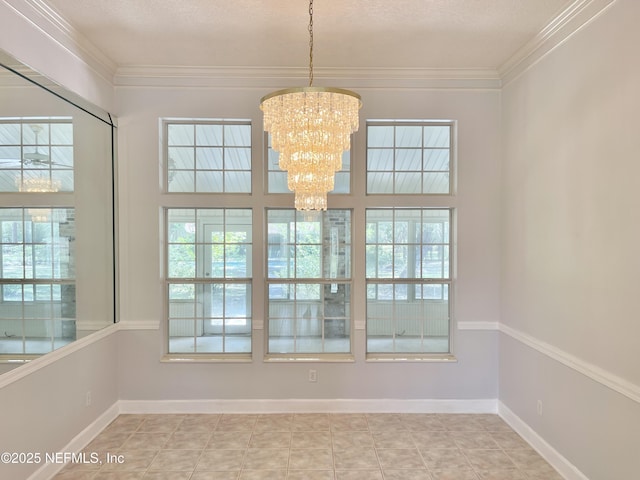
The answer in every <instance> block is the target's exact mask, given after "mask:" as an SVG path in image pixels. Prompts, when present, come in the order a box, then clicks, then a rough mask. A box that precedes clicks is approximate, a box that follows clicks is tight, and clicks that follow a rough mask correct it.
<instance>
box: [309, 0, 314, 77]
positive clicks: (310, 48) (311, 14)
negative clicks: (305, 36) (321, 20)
mask: <svg viewBox="0 0 640 480" xmlns="http://www.w3.org/2000/svg"><path fill="white" fill-rule="evenodd" d="M312 85H313V0H310V1H309V86H312Z"/></svg>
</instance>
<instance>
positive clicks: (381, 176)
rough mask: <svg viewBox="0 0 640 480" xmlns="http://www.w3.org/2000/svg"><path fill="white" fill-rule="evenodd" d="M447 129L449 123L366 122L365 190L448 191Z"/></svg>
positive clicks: (449, 140) (402, 192) (398, 192)
mask: <svg viewBox="0 0 640 480" xmlns="http://www.w3.org/2000/svg"><path fill="white" fill-rule="evenodd" d="M451 132H452V124H451V122H416V121H402V122H401V121H395V122H382V121H375V122H374V121H370V122H368V123H367V193H368V194H394V195H405V194H449V193H451V182H450V174H451V163H452V162H451V151H452V139H453V136H452V134H451Z"/></svg>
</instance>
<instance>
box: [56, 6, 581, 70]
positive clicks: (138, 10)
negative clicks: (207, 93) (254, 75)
mask: <svg viewBox="0 0 640 480" xmlns="http://www.w3.org/2000/svg"><path fill="white" fill-rule="evenodd" d="M44 2H45V3H46V4H48V5H50V6H51V7H52V8H53V9H54V10H56V11H57V12H58V13H59V14H60V15H61V16H62V17H63V18H64V19H65V20H66V21H67V22H69V23H70V24H71V25H72V26H73V27H74V29H75V30H76V31H77V32H79V33H80V34H81V35H82V36H84V37H86V39H88V40H89V42H91V43H92V44H93V45H94V46H96V47H97V48H98V49H99V50H100V51H101V52H102V53H104V54H105V55H106V56H107V57H109V58H110V59H111V60H112V61H113V62H114V63H115V64H117V65H118V66H134V65H135V66H142V65H153V66H160V65H162V66H197V67H205V66H220V67H222V66H235V67H304V66H306V65H308V54H309V35H308V31H307V24H308V21H309V16H308V2H307V1H306V0H262V1H260V0H108V1H107V0H44ZM572 3H573V0H316V1H315V2H314V17H313V18H314V65H315V66H318V67H323V68H333V67H337V68H443V69H459V68H469V69H477V68H489V69H497V68H499V67H500V66H501V65H503V64H504V63H505V62H506V61H507V60H508V59H509V58H510V57H511V56H513V55H514V54H515V53H516V52H517V51H518V50H519V49H520V48H521V47H522V46H524V45H525V44H526V43H527V42H528V41H530V40H531V39H532V38H534V37H535V35H536V34H538V33H539V32H540V31H541V30H542V29H543V28H544V27H545V26H546V25H547V24H548V23H549V22H550V21H551V20H553V19H554V18H555V17H556V16H557V15H558V14H560V13H561V12H562V11H563V10H564V9H565V8H566V7H568V6H569V5H571V4H572Z"/></svg>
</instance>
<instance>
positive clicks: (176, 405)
mask: <svg viewBox="0 0 640 480" xmlns="http://www.w3.org/2000/svg"><path fill="white" fill-rule="evenodd" d="M118 405H119V408H120V412H121V413H281V412H293V413H296V412H314V413H315V412H321V413H385V412H393V413H497V412H498V400H497V399H495V398H489V399H473V400H439V399H434V400H404V399H395V398H393V399H282V400H279V399H256V400H252V399H246V400H243V399H241V400H120V401H119V402H118Z"/></svg>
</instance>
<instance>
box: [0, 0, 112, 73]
mask: <svg viewBox="0 0 640 480" xmlns="http://www.w3.org/2000/svg"><path fill="white" fill-rule="evenodd" d="M4 1H5V3H7V4H8V5H9V6H10V7H11V8H12V9H13V10H15V11H16V12H17V13H18V14H19V15H21V16H22V17H23V18H24V19H25V20H27V21H28V22H29V23H31V24H32V25H33V26H34V27H36V28H37V29H38V30H40V31H41V32H43V33H44V34H46V35H47V36H48V37H50V38H51V39H52V40H53V41H54V42H56V43H57V44H58V45H60V46H61V47H62V48H64V49H65V50H67V51H68V52H69V53H70V54H71V55H73V56H75V57H77V58H79V59H80V60H82V61H83V62H84V63H85V64H86V65H87V66H88V67H89V68H90V69H91V70H93V71H94V73H95V74H96V75H98V76H100V77H101V78H102V79H104V80H106V81H107V82H108V83H110V84H113V74H114V72H115V70H116V67H117V65H116V63H115V62H113V61H112V60H111V59H110V58H108V57H107V56H106V55H105V54H104V53H102V52H101V51H100V50H99V49H98V48H97V47H96V46H95V45H93V44H92V43H91V42H89V40H88V39H87V38H86V37H85V36H84V35H83V34H82V33H80V31H78V30H77V29H76V28H75V27H74V26H73V25H71V24H70V23H69V22H68V21H67V20H66V19H64V17H62V16H61V15H59V14H58V13H57V12H56V11H55V10H54V9H52V8H51V7H50V6H49V5H48V4H47V3H46V2H45V1H44V0H4Z"/></svg>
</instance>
